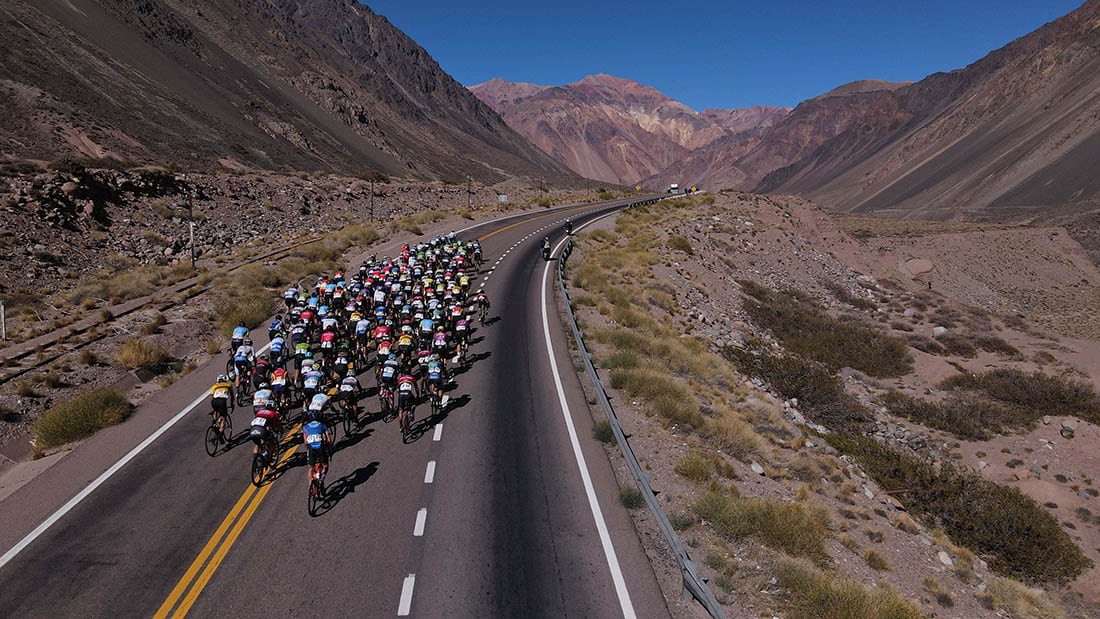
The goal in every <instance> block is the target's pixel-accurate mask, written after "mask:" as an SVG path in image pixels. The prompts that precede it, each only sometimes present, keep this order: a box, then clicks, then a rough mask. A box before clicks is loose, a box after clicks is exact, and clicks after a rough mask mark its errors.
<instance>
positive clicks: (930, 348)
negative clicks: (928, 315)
mask: <svg viewBox="0 0 1100 619" xmlns="http://www.w3.org/2000/svg"><path fill="white" fill-rule="evenodd" d="M906 342H908V343H909V345H910V346H912V347H913V348H916V349H917V350H919V351H921V352H926V353H928V354H930V355H945V354H947V349H946V348H944V347H943V345H942V344H940V343H939V342H937V341H936V340H934V339H932V338H930V337H927V336H924V335H916V334H910V335H909V336H908V337H907V338H906Z"/></svg>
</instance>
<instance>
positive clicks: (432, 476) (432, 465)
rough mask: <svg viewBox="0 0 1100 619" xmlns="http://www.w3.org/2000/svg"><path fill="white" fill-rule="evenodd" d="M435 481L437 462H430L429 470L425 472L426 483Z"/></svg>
mask: <svg viewBox="0 0 1100 619" xmlns="http://www.w3.org/2000/svg"><path fill="white" fill-rule="evenodd" d="M433 481H435V460H428V468H427V469H425V471H424V483H426V484H430V483H432V482H433Z"/></svg>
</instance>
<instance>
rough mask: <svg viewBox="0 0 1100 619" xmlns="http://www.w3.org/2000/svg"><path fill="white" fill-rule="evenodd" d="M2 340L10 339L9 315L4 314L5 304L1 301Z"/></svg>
mask: <svg viewBox="0 0 1100 619" xmlns="http://www.w3.org/2000/svg"><path fill="white" fill-rule="evenodd" d="M0 331H3V333H2V334H0V339H3V340H4V341H7V339H8V315H7V314H5V313H4V302H3V301H0Z"/></svg>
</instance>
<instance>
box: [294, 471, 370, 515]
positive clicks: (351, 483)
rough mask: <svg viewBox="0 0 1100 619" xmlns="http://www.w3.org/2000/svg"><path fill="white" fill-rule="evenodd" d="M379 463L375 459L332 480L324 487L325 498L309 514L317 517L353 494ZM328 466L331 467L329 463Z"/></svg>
mask: <svg viewBox="0 0 1100 619" xmlns="http://www.w3.org/2000/svg"><path fill="white" fill-rule="evenodd" d="M380 465H381V463H379V462H378V461H377V460H376V461H374V462H371V463H370V464H368V465H366V466H361V467H359V468H357V469H355V470H354V471H352V472H351V473H348V474H347V475H344V476H343V477H341V478H340V479H337V480H336V481H334V482H333V483H332V484H330V485H329V486H328V487H327V488H325V498H324V499H323V500H322V501H321V502H320V503H318V505H317V508H316V509H315V510H313V511H312V512H310V516H313V517H314V518H317V517H320V516H324V515H325V514H327V513H329V512H330V511H332V510H333V509H334V508H335V507H336V505H337V504H339V503H340V501H342V500H344V499H345V498H347V497H348V495H350V494H354V493H355V489H356V488H357V487H358V486H360V485H362V484H364V483H366V482H367V480H369V479H370V478H371V477H374V474H375V473H377V472H378V467H379V466H380ZM329 466H330V468H331V465H329Z"/></svg>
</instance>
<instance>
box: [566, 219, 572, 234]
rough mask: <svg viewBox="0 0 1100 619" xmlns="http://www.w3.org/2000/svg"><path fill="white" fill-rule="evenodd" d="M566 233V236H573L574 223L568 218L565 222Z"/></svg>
mask: <svg viewBox="0 0 1100 619" xmlns="http://www.w3.org/2000/svg"><path fill="white" fill-rule="evenodd" d="M565 233H566V234H573V222H572V221H571V220H569V219H568V218H566V220H565Z"/></svg>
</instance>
